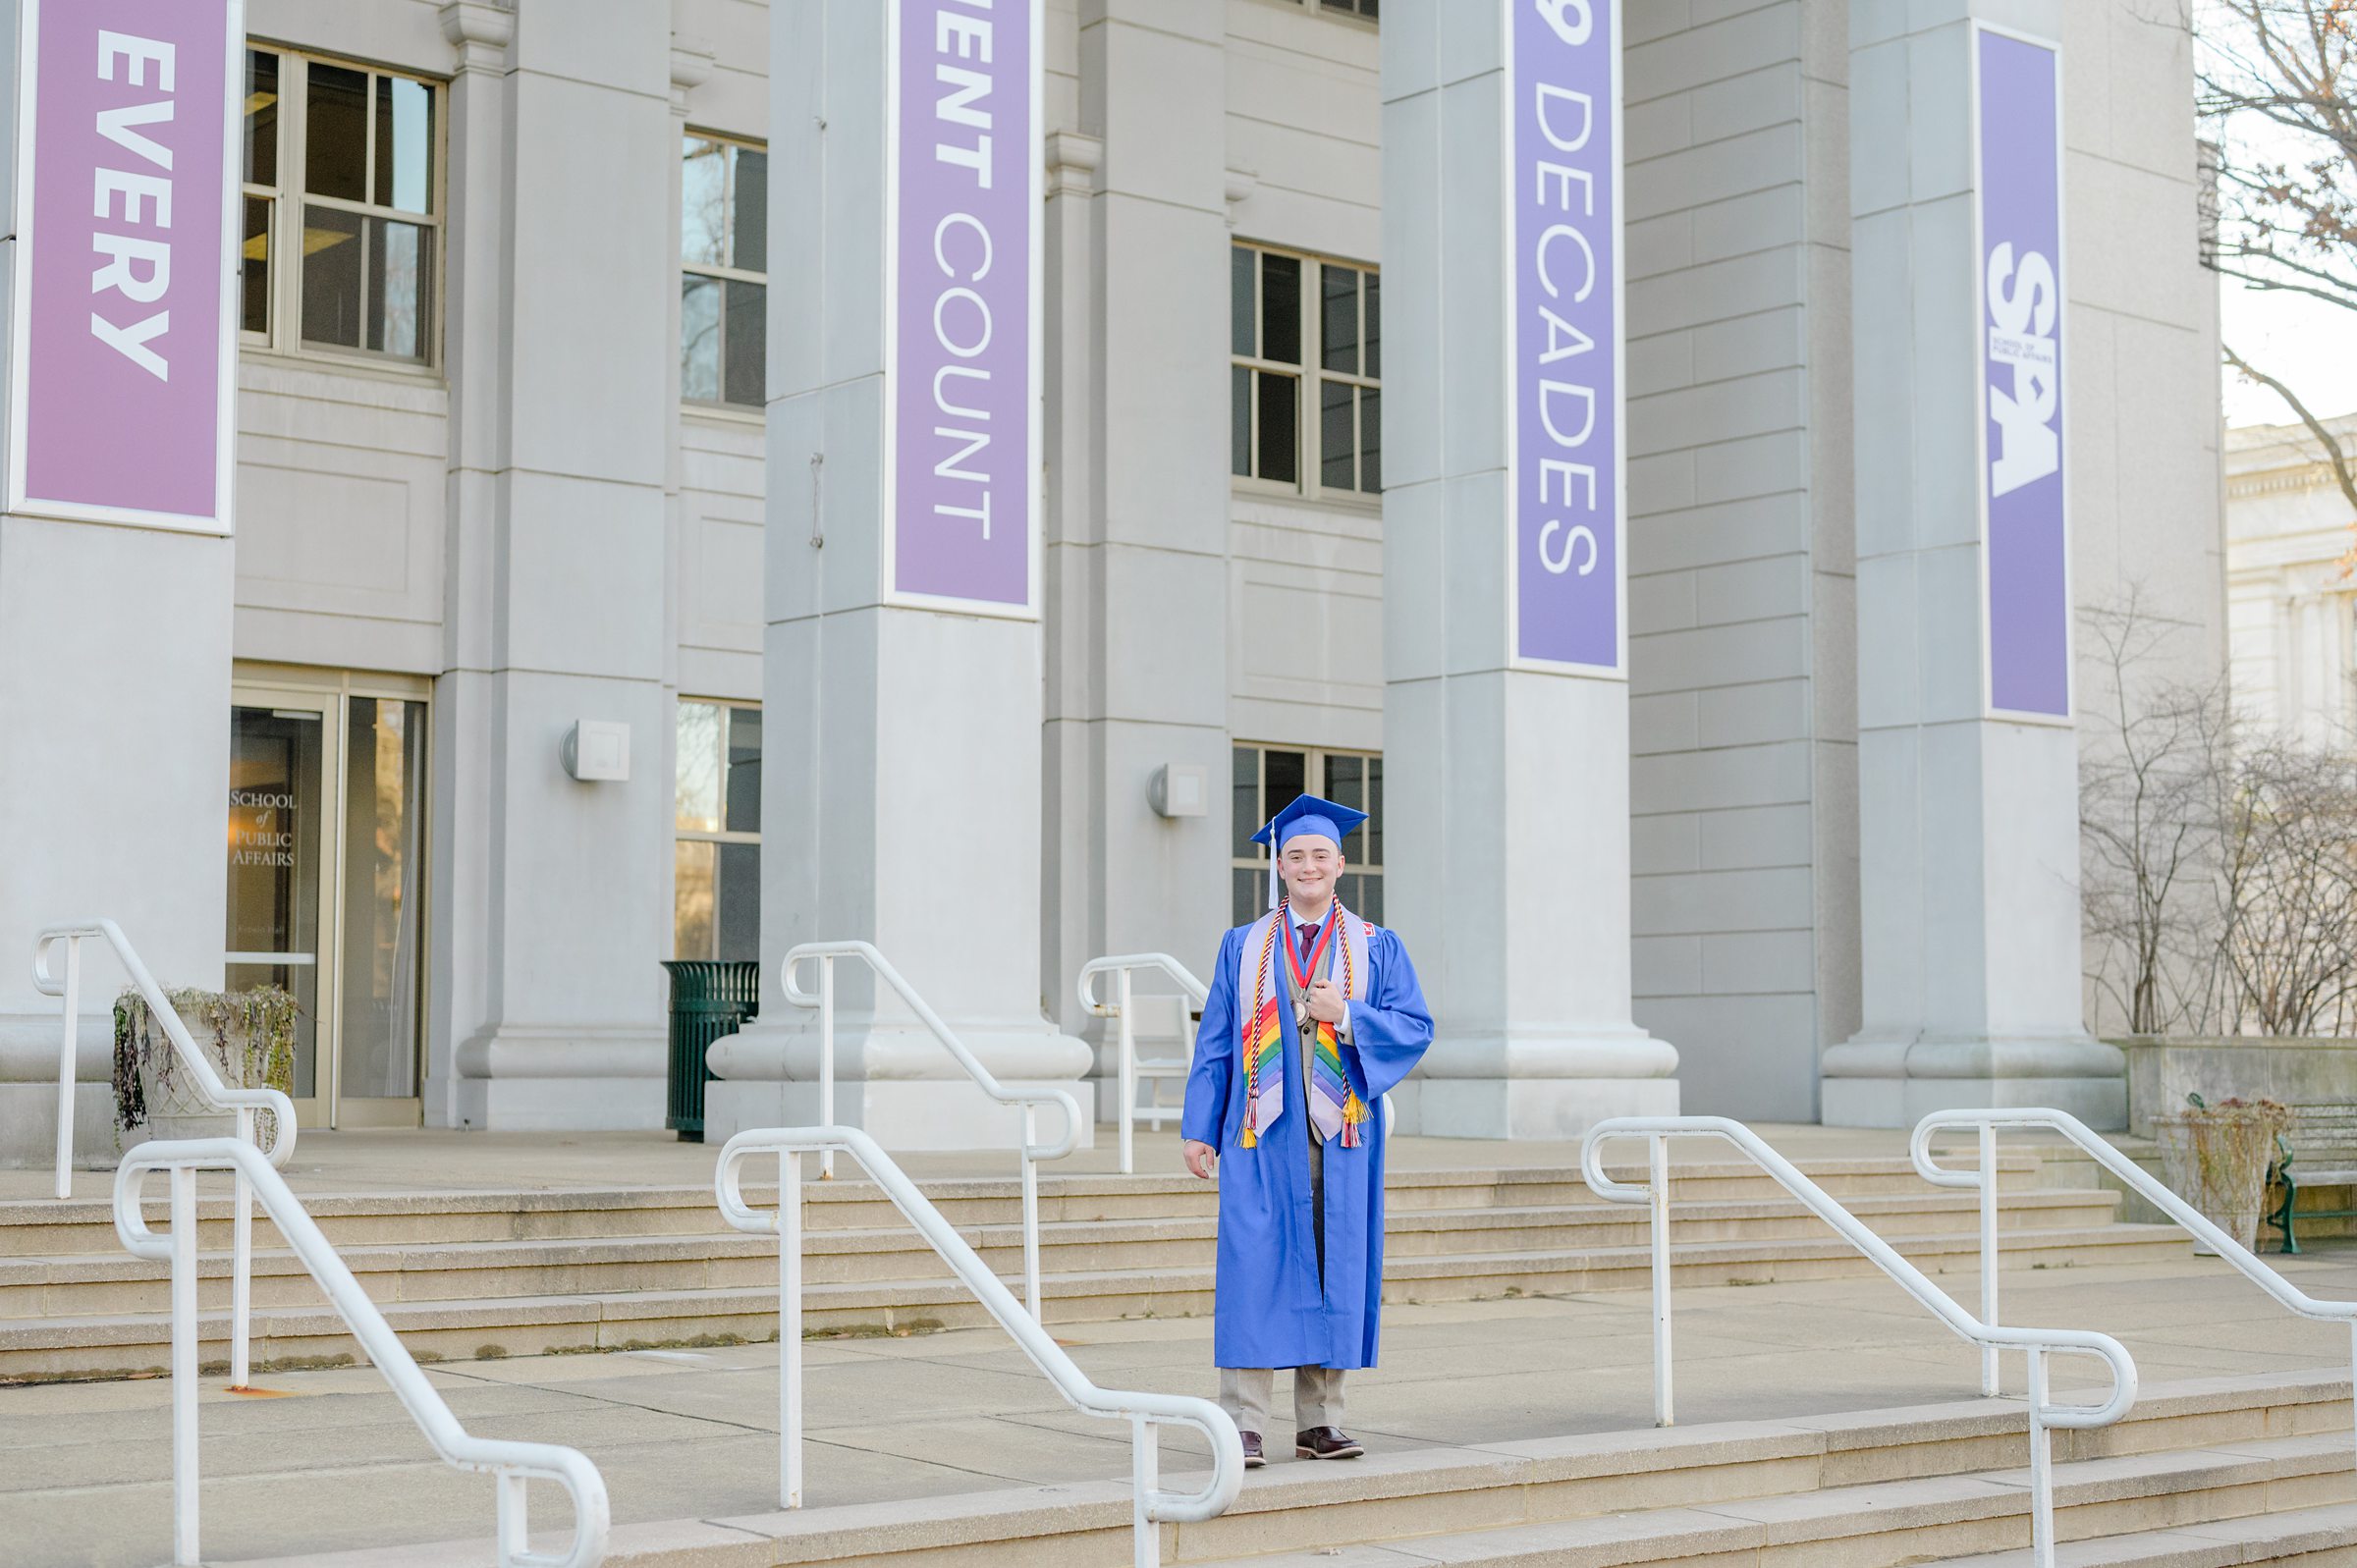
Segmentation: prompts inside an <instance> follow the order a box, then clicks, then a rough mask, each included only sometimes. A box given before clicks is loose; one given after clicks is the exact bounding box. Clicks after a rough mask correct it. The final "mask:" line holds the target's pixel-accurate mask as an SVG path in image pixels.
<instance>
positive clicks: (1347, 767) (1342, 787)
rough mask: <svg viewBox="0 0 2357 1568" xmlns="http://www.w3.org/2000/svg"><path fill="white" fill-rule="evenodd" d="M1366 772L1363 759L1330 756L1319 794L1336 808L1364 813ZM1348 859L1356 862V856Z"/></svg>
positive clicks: (1365, 762)
mask: <svg viewBox="0 0 2357 1568" xmlns="http://www.w3.org/2000/svg"><path fill="white" fill-rule="evenodd" d="M1366 771H1367V759H1366V758H1364V757H1332V756H1330V757H1328V758H1327V759H1326V787H1325V789H1324V790H1322V791H1321V793H1323V794H1324V795H1325V796H1326V798H1327V799H1329V800H1331V801H1333V802H1334V803H1335V804H1336V805H1338V806H1348V807H1349V808H1350V809H1351V810H1352V811H1364V810H1366V808H1367V803H1366V801H1365V799H1364V798H1363V795H1364V791H1365V788H1366ZM1350 858H1351V859H1353V860H1356V859H1357V858H1358V856H1357V855H1355V854H1353V855H1351V857H1350Z"/></svg>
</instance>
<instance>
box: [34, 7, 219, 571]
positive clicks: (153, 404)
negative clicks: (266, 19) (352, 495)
mask: <svg viewBox="0 0 2357 1568" xmlns="http://www.w3.org/2000/svg"><path fill="white" fill-rule="evenodd" d="M19 29H20V30H19V36H18V61H17V73H18V76H17V80H18V93H19V97H18V105H17V170H16V174H17V197H16V200H17V210H16V224H17V239H18V244H17V258H16V259H17V278H16V297H15V300H14V333H13V337H14V342H15V345H16V352H15V354H14V355H13V360H12V363H11V365H10V376H11V383H10V386H11V392H12V399H11V403H10V410H11V412H10V418H9V428H8V457H9V461H8V506H9V509H10V510H11V511H15V512H25V513H30V514H36V515H41V516H53V517H66V518H72V519H77V520H86V521H99V522H123V523H133V524H140V525H146V526H154V527H168V528H180V529H187V530H192V531H196V532H206V533H228V532H229V531H230V509H229V494H230V471H231V448H230V439H231V430H232V423H231V419H232V413H233V393H232V387H233V378H234V375H235V372H236V364H237V318H236V316H235V314H234V313H233V312H232V310H231V309H230V294H229V291H230V288H231V285H232V282H233V280H234V279H235V278H236V276H237V273H236V268H235V266H234V263H233V258H232V257H231V254H230V240H231V236H232V234H233V233H234V230H233V229H232V226H231V223H230V218H229V203H230V201H231V199H232V197H233V195H234V193H235V190H236V184H235V182H236V181H237V179H238V173H239V172H238V169H237V165H236V162H235V159H236V153H235V151H234V148H235V146H236V138H237V133H238V128H239V124H240V100H241V97H242V93H241V91H240V89H241V87H242V84H243V77H244V69H243V68H244V63H245V62H244V48H243V44H244V33H245V27H244V9H243V7H242V5H240V4H238V3H236V0H21V9H20V12H19Z"/></svg>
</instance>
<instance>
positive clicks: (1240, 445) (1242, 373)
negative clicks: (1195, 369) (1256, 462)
mask: <svg viewBox="0 0 2357 1568" xmlns="http://www.w3.org/2000/svg"><path fill="white" fill-rule="evenodd" d="M1228 471H1229V472H1230V473H1250V472H1251V471H1252V372H1251V371H1249V370H1247V369H1245V368H1244V367H1243V366H1242V365H1230V366H1229V367H1228Z"/></svg>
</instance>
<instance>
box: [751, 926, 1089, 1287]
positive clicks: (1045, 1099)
mask: <svg viewBox="0 0 2357 1568" xmlns="http://www.w3.org/2000/svg"><path fill="white" fill-rule="evenodd" d="M838 958H857V959H859V960H861V961H862V962H864V963H865V964H866V965H867V966H868V967H869V968H870V969H873V970H874V971H875V972H876V974H877V976H878V978H880V979H881V980H883V982H884V983H885V984H886V985H888V986H890V987H892V989H893V990H894V991H895V992H897V993H898V994H899V996H900V999H901V1000H903V1001H904V1002H906V1003H907V1004H908V1010H909V1011H910V1012H913V1013H915V1014H916V1019H917V1022H919V1023H921V1024H923V1025H924V1026H925V1027H926V1028H927V1029H929V1030H931V1031H932V1032H933V1038H934V1039H936V1040H938V1041H940V1042H941V1043H942V1045H943V1046H944V1047H946V1048H947V1049H948V1051H949V1053H950V1054H951V1055H952V1056H954V1057H956V1058H957V1061H958V1064H959V1066H961V1067H963V1068H964V1069H965V1071H966V1076H968V1077H970V1078H972V1079H973V1080H974V1082H975V1084H976V1085H978V1086H979V1087H980V1088H981V1090H982V1092H983V1093H984V1094H986V1095H988V1096H990V1098H991V1099H993V1100H995V1101H997V1102H998V1103H999V1104H1000V1105H1003V1106H1020V1107H1022V1108H1023V1147H1022V1177H1023V1300H1024V1301H1025V1302H1026V1303H1027V1304H1028V1305H1029V1306H1030V1308H1031V1316H1032V1317H1033V1318H1034V1319H1037V1318H1038V1317H1039V1315H1040V1301H1039V1162H1041V1161H1042V1160H1062V1159H1063V1158H1064V1157H1065V1156H1066V1155H1069V1154H1070V1153H1071V1152H1072V1145H1073V1144H1074V1143H1076V1142H1077V1141H1078V1140H1079V1137H1080V1102H1079V1101H1077V1100H1074V1099H1073V1098H1072V1097H1071V1096H1070V1095H1069V1094H1068V1093H1066V1092H1065V1091H1064V1090H1062V1089H1030V1090H1024V1089H1009V1088H1008V1087H1006V1086H1005V1085H1004V1084H1002V1083H1000V1082H999V1080H998V1079H997V1078H995V1077H993V1076H992V1075H991V1071H990V1069H989V1068H988V1067H985V1066H983V1065H982V1063H981V1061H980V1059H979V1058H977V1057H976V1056H975V1055H974V1054H973V1053H972V1052H970V1051H968V1050H966V1049H965V1042H963V1041H961V1040H959V1038H958V1037H957V1036H956V1035H955V1034H953V1033H951V1031H950V1026H949V1025H948V1024H946V1023H944V1022H942V1021H941V1014H939V1013H937V1012H935V1011H934V1010H933V1009H932V1008H931V1007H930V1006H927V1005H926V1003H925V999H924V998H922V997H920V996H918V995H917V994H916V990H915V988H914V987H912V986H910V985H909V984H908V982H907V981H905V980H904V979H902V978H901V972H900V971H899V970H898V969H895V968H894V967H893V966H892V962H891V960H889V959H887V958H886V957H885V956H884V955H883V954H882V953H881V952H878V951H877V950H876V947H875V945H874V944H873V943H866V942H805V943H803V944H802V945H801V946H798V947H795V948H794V949H793V950H791V951H789V952H788V953H787V954H786V959H785V962H784V963H783V964H782V965H780V968H779V976H778V983H779V987H780V989H781V990H783V991H784V992H785V993H786V1000H788V1001H791V1002H793V1003H794V1004H795V1006H797V1007H815V1008H817V1009H818V1103H819V1108H820V1111H821V1113H822V1114H823V1115H824V1116H825V1117H826V1119H827V1121H828V1123H829V1124H830V1125H832V1124H833V1122H834V1120H835V960H836V959H838ZM813 959H815V960H816V961H817V963H818V990H817V992H815V993H812V992H807V991H804V990H803V989H802V988H801V987H800V986H799V985H797V984H796V983H795V970H796V969H798V968H799V967H800V966H801V965H802V964H804V963H807V962H810V961H811V960H813ZM1047 1105H1056V1106H1062V1107H1063V1108H1064V1136H1063V1138H1062V1139H1060V1140H1058V1141H1057V1142H1055V1143H1053V1144H1043V1143H1041V1142H1039V1108H1040V1107H1041V1106H1047ZM824 1148H825V1152H824V1153H823V1154H822V1155H821V1156H820V1160H819V1173H820V1175H822V1176H824V1177H832V1176H833V1175H834V1174H835V1148H834V1146H833V1145H826V1146H824Z"/></svg>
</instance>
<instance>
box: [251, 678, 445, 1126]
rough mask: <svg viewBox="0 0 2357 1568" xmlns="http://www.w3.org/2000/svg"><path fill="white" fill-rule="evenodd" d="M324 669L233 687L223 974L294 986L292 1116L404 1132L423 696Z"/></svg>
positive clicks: (412, 1081)
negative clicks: (319, 683)
mask: <svg viewBox="0 0 2357 1568" xmlns="http://www.w3.org/2000/svg"><path fill="white" fill-rule="evenodd" d="M328 678H329V679H331V680H335V681H336V684H337V688H338V689H335V690H333V691H320V690H317V689H308V690H306V689H304V688H302V687H301V686H294V685H290V686H285V687H277V686H260V685H247V684H245V683H243V682H241V683H240V685H239V686H238V689H237V692H236V696H235V706H234V707H233V708H232V709H231V714H230V734H231V743H230V758H231V761H230V797H229V910H228V933H227V948H228V950H227V958H228V983H229V988H230V989H231V990H233V991H235V990H242V989H245V988H247V987H249V986H256V985H263V984H277V985H282V986H285V987H286V988H287V989H288V990H289V991H291V992H293V993H294V995H295V1000H296V1006H297V1022H296V1040H295V1090H294V1094H295V1102H296V1111H297V1115H298V1119H299V1121H300V1122H301V1124H302V1125H304V1126H327V1127H386V1126H409V1127H413V1126H415V1125H417V1122H418V1119H419V1118H418V1110H419V1098H418V1077H419V1059H420V1051H419V1047H420V1043H421V1040H422V1028H423V1008H422V1005H421V1002H422V997H423V990H422V971H423V944H422V941H421V935H422V926H423V920H424V910H425V898H424V887H423V877H424V850H425V834H424V826H425V811H424V806H425V780H426V772H425V769H426V753H425V748H426V705H425V703H424V702H423V701H422V700H419V699H417V698H415V697H411V696H406V695H398V694H395V693H394V692H392V691H370V690H368V689H366V688H365V687H364V686H362V685H360V684H359V683H358V682H356V681H355V680H353V679H339V678H338V677H333V676H330V677H328Z"/></svg>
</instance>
